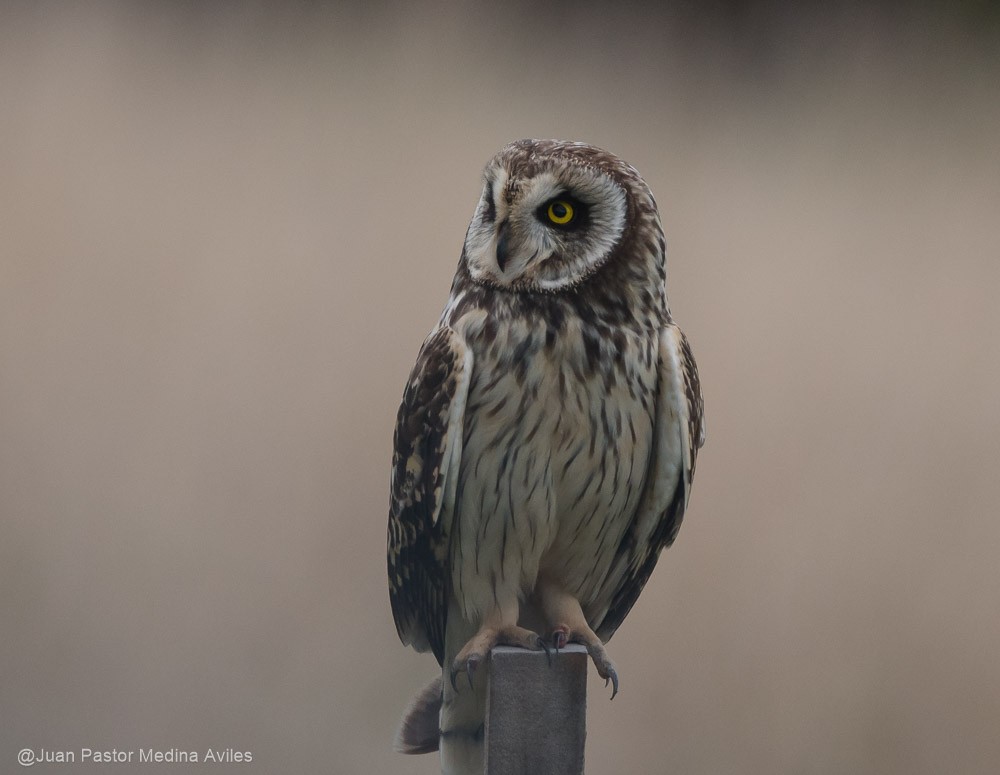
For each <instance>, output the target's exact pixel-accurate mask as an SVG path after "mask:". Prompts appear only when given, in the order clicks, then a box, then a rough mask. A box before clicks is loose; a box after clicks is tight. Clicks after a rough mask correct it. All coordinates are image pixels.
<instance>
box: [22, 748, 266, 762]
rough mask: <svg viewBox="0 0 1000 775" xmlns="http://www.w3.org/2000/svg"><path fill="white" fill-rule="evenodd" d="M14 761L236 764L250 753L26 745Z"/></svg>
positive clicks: (217, 750)
mask: <svg viewBox="0 0 1000 775" xmlns="http://www.w3.org/2000/svg"><path fill="white" fill-rule="evenodd" d="M29 754H30V755H29ZM18 760H19V762H20V763H21V764H22V765H25V766H30V765H32V764H43V763H46V764H47V763H52V764H69V763H75V762H80V763H88V764H89V763H93V764H162V763H166V764H170V763H178V764H236V763H243V762H252V761H253V752H252V751H237V750H236V749H235V748H207V749H205V750H204V751H188V750H183V749H181V748H164V749H159V748H138V749H134V750H126V749H121V748H112V749H110V750H100V749H96V748H80V749H79V750H75V751H55V750H52V749H49V748H39V749H37V750H33V749H27V748H26V749H22V751H21V752H20V754H19V756H18Z"/></svg>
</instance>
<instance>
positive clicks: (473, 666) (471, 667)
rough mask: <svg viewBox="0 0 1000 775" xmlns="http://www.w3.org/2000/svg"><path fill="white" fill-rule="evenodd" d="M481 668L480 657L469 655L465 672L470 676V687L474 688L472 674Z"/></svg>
mask: <svg viewBox="0 0 1000 775" xmlns="http://www.w3.org/2000/svg"><path fill="white" fill-rule="evenodd" d="M478 668H479V657H475V656H473V657H469V659H468V660H467V661H466V663H465V672H466V674H467V675H468V676H469V689H470V690H471V689H472V674H473V673H475V672H476V670H477V669H478Z"/></svg>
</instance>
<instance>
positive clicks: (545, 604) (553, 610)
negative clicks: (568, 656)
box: [537, 578, 618, 700]
mask: <svg viewBox="0 0 1000 775" xmlns="http://www.w3.org/2000/svg"><path fill="white" fill-rule="evenodd" d="M537 592H538V598H539V600H540V602H541V604H542V610H543V612H544V613H545V618H546V619H547V620H548V621H549V623H550V624H551V625H552V641H553V643H554V644H555V647H556V650H557V651H558V650H559V649H561V648H564V647H565V646H566V644H567V643H580V644H582V645H584V646H586V647H587V653H588V654H590V658H591V659H592V660H594V667H596V668H597V674H598V675H599V676H600V677H601V678H603V679H604V684H605V686H606V685H607V684H609V683H610V684H611V687H612V688H611V699H612V700H613V699H614V698H615V695H616V694H618V671H617V670H615V665H614V662H612V661H611V658H610V657H609V656H608V652H607V649H605V648H604V644H603V643H602V642H601V639H600V638H598V637H597V633H595V632H594V631H593V630H592V629H591V627H590V625H589V624H588V623H587V617H586V616H584V615H583V609H582V608H581V607H580V601H579V600H577V599H576V598H575V597H573V595H571V594H569V593H568V592H566V591H564V590H563V589H561V588H560V587H558V586H556V585H555V584H552V583H551V582H549V581H548V580H547V579H544V578H543V579H540V580H539V583H538V586H537Z"/></svg>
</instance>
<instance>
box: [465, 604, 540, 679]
mask: <svg viewBox="0 0 1000 775" xmlns="http://www.w3.org/2000/svg"><path fill="white" fill-rule="evenodd" d="M517 617H518V605H517V602H516V601H515V602H514V604H513V605H512V606H507V607H505V608H499V607H498V608H494V609H493V610H492V611H491V612H490V613H489V614H488V615H487V616H486V618H485V619H484V620H483V624H482V626H480V628H479V631H478V632H477V633H476V634H475V635H473V636H472V637H471V638H470V639H469V641H468V643H466V644H465V646H463V647H462V650H461V651H459V652H458V655H457V656H456V657H455V661H454V662H452V664H451V685H452V687H453V688H455V690H456V691H458V685H457V678H458V674H459V673H462V672H465V673H466V674H467V675H468V677H469V686H472V676H473V674H474V673H475V672H476V670H477V668H478V667H479V666H480V665H481V664H482V662H483V660H485V659H486V657H487V655H488V654H489V653H490V649H492V648H493V647H494V646H520V647H521V648H524V649H529V650H531V651H545V652H548V650H549V649H548V646H547V645H546V643H545V641H544V640H543V639H542V638H541V637H539V635H538V633H536V632H532V631H531V630H527V629H525V628H524V627H519V626H518V624H517Z"/></svg>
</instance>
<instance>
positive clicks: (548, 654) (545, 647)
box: [538, 638, 559, 667]
mask: <svg viewBox="0 0 1000 775" xmlns="http://www.w3.org/2000/svg"><path fill="white" fill-rule="evenodd" d="M538 645H539V646H541V647H542V651H544V652H545V660H546V661H547V662H548V663H549V667H552V652H551V651H549V646H548V644H547V643H546V642H545V639H544V638H539V639H538ZM556 653H557V654H558V653H559V649H558V648H557V649H556Z"/></svg>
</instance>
